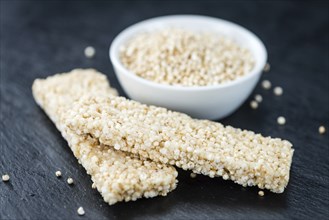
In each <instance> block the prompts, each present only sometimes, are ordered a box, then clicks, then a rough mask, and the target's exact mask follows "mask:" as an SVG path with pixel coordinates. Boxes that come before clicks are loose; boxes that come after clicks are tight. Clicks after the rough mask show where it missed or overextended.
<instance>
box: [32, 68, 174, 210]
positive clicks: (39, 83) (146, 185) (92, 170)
mask: <svg viewBox="0 0 329 220" xmlns="http://www.w3.org/2000/svg"><path fill="white" fill-rule="evenodd" d="M32 91H33V96H34V98H35V101H36V102H37V103H38V104H39V105H40V107H42V108H43V109H44V110H45V112H46V113H47V114H48V116H49V117H50V118H51V120H52V121H53V122H54V123H55V125H56V127H57V128H58V130H60V131H61V133H62V135H63V137H64V138H65V139H66V140H67V142H68V144H69V146H70V148H71V150H72V151H73V154H74V155H75V157H76V158H77V159H78V161H79V163H81V164H82V166H83V167H84V168H85V169H86V171H87V173H88V174H89V175H91V178H92V181H93V182H94V183H93V184H94V186H95V187H96V188H97V190H98V191H99V192H100V194H101V195H102V196H103V198H104V200H105V201H106V202H107V203H109V204H110V205H112V204H114V203H116V202H119V201H131V200H132V201H134V200H136V199H138V198H141V197H146V198H150V197H154V196H157V195H162V196H165V195H166V194H167V193H168V192H170V191H172V190H173V189H175V187H176V183H177V180H176V177H177V171H176V170H175V168H173V167H172V166H167V165H162V164H160V163H155V162H152V161H149V160H141V159H139V158H137V157H136V156H135V155H133V154H130V153H124V152H121V151H116V150H114V149H113V148H112V147H108V146H106V147H105V146H104V145H102V144H100V143H99V141H98V140H96V139H95V138H92V137H91V136H90V135H76V134H75V132H73V131H72V130H71V129H69V128H67V127H66V126H65V125H64V123H63V118H65V117H66V114H67V110H68V109H69V108H71V106H72V104H73V103H74V101H75V100H77V99H79V97H81V96H82V95H84V94H94V95H97V94H113V95H117V92H116V90H114V89H112V88H111V87H110V86H109V83H108V81H107V79H106V76H105V75H102V74H100V73H98V72H96V71H95V70H93V69H85V70H83V69H75V70H73V71H71V72H70V73H65V74H56V75H54V76H51V77H48V78H47V79H37V80H35V81H34V83H33V87H32ZM84 117H87V115H85V114H84Z"/></svg>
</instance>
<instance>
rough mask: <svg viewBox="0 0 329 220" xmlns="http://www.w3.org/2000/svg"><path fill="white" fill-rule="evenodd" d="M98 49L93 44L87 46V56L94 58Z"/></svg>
mask: <svg viewBox="0 0 329 220" xmlns="http://www.w3.org/2000/svg"><path fill="white" fill-rule="evenodd" d="M95 53H96V50H95V48H94V47H92V46H88V47H86V48H85V56H86V57H87V58H93V57H94V56H95Z"/></svg>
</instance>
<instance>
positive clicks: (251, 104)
mask: <svg viewBox="0 0 329 220" xmlns="http://www.w3.org/2000/svg"><path fill="white" fill-rule="evenodd" d="M250 106H251V108H252V109H256V108H258V102H256V101H255V100H252V101H251V102H250Z"/></svg>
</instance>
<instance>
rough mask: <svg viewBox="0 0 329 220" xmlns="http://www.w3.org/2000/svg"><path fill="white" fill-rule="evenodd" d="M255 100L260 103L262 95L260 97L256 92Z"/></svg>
mask: <svg viewBox="0 0 329 220" xmlns="http://www.w3.org/2000/svg"><path fill="white" fill-rule="evenodd" d="M255 100H256V101H257V102H258V103H260V102H262V101H263V97H262V96H261V95H259V94H257V95H255Z"/></svg>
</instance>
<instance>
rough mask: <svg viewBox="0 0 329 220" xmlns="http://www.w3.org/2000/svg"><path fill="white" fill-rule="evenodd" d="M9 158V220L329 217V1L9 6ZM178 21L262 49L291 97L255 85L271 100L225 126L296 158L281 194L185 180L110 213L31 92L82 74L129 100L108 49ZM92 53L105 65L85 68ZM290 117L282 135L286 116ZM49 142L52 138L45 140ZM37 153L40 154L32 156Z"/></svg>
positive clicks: (4, 33)
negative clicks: (214, 22) (245, 36)
mask: <svg viewBox="0 0 329 220" xmlns="http://www.w3.org/2000/svg"><path fill="white" fill-rule="evenodd" d="M0 6H1V7H0V25H1V26H0V58H1V61H0V73H1V78H0V80H1V81H0V83H1V84H0V85H1V94H0V97H1V106H0V107H1V124H0V126H1V127H0V128H1V148H0V150H1V152H0V172H1V173H3V172H5V171H6V172H9V173H11V180H12V181H11V183H10V185H9V186H7V185H6V186H4V185H3V184H0V219H22V218H26V219H75V218H79V216H77V215H76V209H77V207H79V206H81V205H82V206H83V207H84V208H85V211H86V216H85V217H87V218H90V219H109V218H120V219H123V218H137V219H138V218H139V219H151V218H159V219H288V218H298V219H304V218H306V219H309V218H311V217H312V218H317V217H319V218H322V219H325V218H328V215H329V213H328V210H327V208H326V207H328V206H329V202H328V198H329V191H328V185H329V174H328V172H329V162H328V158H329V146H328V143H329V141H328V132H327V133H326V134H325V135H320V134H319V133H318V128H319V126H320V125H324V126H325V127H326V128H327V130H328V121H329V72H328V60H329V59H328V58H329V49H328V47H329V44H328V38H329V18H328V11H329V6H328V1H279V0H278V1H274V0H269V1H266V0H262V1H261V0H260V1H250V0H247V1H238V0H237V1H215V0H213V1H209V0H204V1H202V0H199V1H196V0H190V1H187V0H181V1H178V0H168V1H151V0H144V1H143V0H141V1H121V0H120V1H119V0H117V1H102V0H99V1H97V0H96V1H85V0H81V1H78V0H77V1H74V0H72V1H57V0H51V1H41V0H35V1H18V0H13V1H10V0H1V1H0ZM170 14H200V15H208V16H213V17H218V18H222V19H226V20H229V21H232V22H235V23H237V24H239V25H241V26H243V27H245V28H247V29H249V30H250V31H252V32H253V33H255V34H256V35H257V36H258V37H259V38H260V39H261V40H262V41H263V42H264V44H265V46H266V48H267V51H268V62H269V63H270V65H271V70H270V71H269V72H268V73H264V74H263V76H262V79H268V80H270V81H271V82H272V85H274V86H276V85H278V86H281V87H282V88H283V89H284V94H283V96H282V97H276V96H274V95H273V92H272V91H264V90H263V89H262V88H261V87H260V86H257V88H256V89H255V91H254V93H253V95H254V94H257V93H258V94H262V95H263V99H264V100H263V102H262V103H261V105H260V107H259V108H258V109H257V110H256V111H255V110H252V109H251V108H250V105H249V102H250V100H251V99H252V97H251V98H250V99H248V100H247V101H246V103H245V104H244V105H243V106H242V107H241V108H240V109H239V110H238V111H237V112H235V113H234V114H233V115H231V116H229V117H227V118H225V119H223V120H221V122H222V123H223V124H225V125H228V124H229V125H233V126H235V127H240V128H245V129H250V130H254V131H255V132H259V133H262V134H264V135H270V136H273V137H281V138H284V139H288V140H290V141H291V142H292V143H293V144H294V148H295V155H294V159H293V167H292V171H291V180H290V183H289V185H288V188H287V190H286V191H285V193H284V194H279V195H277V194H273V193H269V192H266V196H265V197H264V198H259V197H258V196H257V192H258V190H257V189H256V188H248V189H245V188H243V187H241V186H239V185H236V184H234V183H233V182H231V181H223V180H222V179H220V178H216V179H210V178H208V177H199V176H198V177H197V178H196V179H193V180H191V179H190V177H189V173H188V172H184V171H180V173H179V178H178V179H179V185H178V188H177V190H175V191H174V192H173V193H171V194H170V195H169V196H167V197H165V198H155V199H148V200H147V199H142V200H139V201H137V202H130V203H121V204H117V205H115V206H111V207H110V206H108V205H107V204H106V203H104V202H103V200H102V198H101V197H100V195H99V194H98V193H97V192H96V191H95V190H91V187H90V185H91V181H90V177H89V176H88V175H87V174H86V173H85V171H84V169H83V168H82V167H81V166H80V165H78V163H77V162H76V160H75V158H74V157H73V155H72V153H71V152H70V149H69V148H68V147H67V144H66V143H65V141H64V140H62V138H61V137H60V134H59V133H58V132H57V130H56V129H55V127H54V126H53V125H52V123H51V122H50V120H49V119H48V118H47V116H46V115H44V113H43V112H42V111H41V110H40V109H39V108H38V107H37V106H36V104H35V103H34V101H33V98H32V94H31V85H32V82H33V80H34V79H35V78H44V77H47V76H49V75H52V74H54V73H59V72H67V71H70V70H71V69H74V68H89V67H91V68H95V69H97V70H99V71H101V72H103V73H105V74H106V75H107V76H108V78H109V79H110V81H111V84H112V86H113V87H115V88H117V89H118V90H119V92H120V94H122V95H125V94H124V92H123V91H122V89H121V87H120V85H119V84H118V81H117V79H116V77H115V75H114V72H113V68H112V66H111V63H110V60H109V56H108V50H109V46H110V44H111V42H112V40H113V39H114V37H115V36H116V35H117V34H118V33H120V31H122V30H123V29H124V28H126V27H128V26H130V25H132V24H134V23H136V22H139V21H141V20H144V19H148V18H152V17H157V16H162V15H170ZM87 46H93V47H94V48H95V49H96V55H95V57H93V58H92V59H88V58H86V56H85V55H84V49H85V48H86V47H87ZM253 95H252V96H253ZM280 115H283V116H285V117H286V120H287V123H286V125H285V126H278V125H277V122H276V119H277V117H278V116H280ZM40 136H43V137H46V138H43V139H42V140H40ZM31 146H34V147H33V148H32V147H31ZM58 166H60V167H62V168H63V169H65V170H66V171H65V172H67V173H71V174H74V175H75V178H76V179H77V182H78V183H79V184H77V185H76V186H75V187H74V188H70V187H68V186H66V185H65V186H64V185H63V184H62V185H58V184H59V183H58V181H57V180H56V179H54V178H53V176H54V174H53V171H54V169H55V168H56V167H58Z"/></svg>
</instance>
